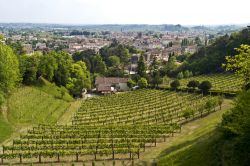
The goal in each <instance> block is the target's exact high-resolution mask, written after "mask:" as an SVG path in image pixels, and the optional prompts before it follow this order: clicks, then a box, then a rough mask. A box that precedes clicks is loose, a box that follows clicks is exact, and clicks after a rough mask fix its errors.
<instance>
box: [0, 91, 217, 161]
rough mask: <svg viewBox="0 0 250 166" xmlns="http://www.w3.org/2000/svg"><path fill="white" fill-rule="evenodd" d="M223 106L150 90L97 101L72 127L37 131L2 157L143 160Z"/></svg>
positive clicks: (87, 106)
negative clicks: (189, 124)
mask: <svg viewBox="0 0 250 166" xmlns="http://www.w3.org/2000/svg"><path fill="white" fill-rule="evenodd" d="M207 103H210V104H209V107H207V106H206V107H205V105H208V104H207ZM190 106H193V107H192V108H191V107H190ZM218 106H219V105H218V102H217V97H211V96H205V97H202V95H199V94H190V93H183V92H178V93H176V92H171V91H161V90H146V89H145V90H138V91H133V92H128V93H121V94H117V95H112V96H104V97H97V98H92V99H88V100H86V101H84V102H83V103H82V106H81V108H80V109H78V111H77V112H76V113H75V115H74V117H73V118H72V125H67V126H66V125H52V124H50V123H49V124H43V125H39V126H35V127H33V129H30V130H28V132H27V133H26V134H22V135H21V136H20V139H15V140H14V141H13V144H12V145H9V146H4V147H3V149H4V154H1V155H0V157H1V158H2V159H3V160H4V161H6V162H7V161H8V162H10V163H12V162H21V163H22V162H23V163H27V162H28V163H29V162H38V163H41V162H72V160H71V159H70V158H74V159H73V160H74V161H84V162H85V161H93V160H109V159H113V160H127V158H128V156H129V159H130V160H131V159H137V158H138V159H139V158H140V157H141V155H142V154H143V152H144V151H145V150H146V149H148V148H152V147H155V146H157V145H160V144H161V143H164V142H166V141H167V140H168V139H169V137H172V136H174V135H175V134H177V135H178V134H179V133H181V126H182V124H183V123H186V122H188V121H192V120H194V119H197V118H201V117H204V116H205V115H208V114H210V113H212V112H214V111H216V110H219V107H218ZM27 150H29V151H27ZM47 157H50V158H51V159H47ZM93 162H94V161H93Z"/></svg>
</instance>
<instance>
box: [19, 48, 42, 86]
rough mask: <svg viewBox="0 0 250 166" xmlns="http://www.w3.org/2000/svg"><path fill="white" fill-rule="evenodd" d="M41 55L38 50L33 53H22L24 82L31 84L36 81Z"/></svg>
mask: <svg viewBox="0 0 250 166" xmlns="http://www.w3.org/2000/svg"><path fill="white" fill-rule="evenodd" d="M40 56H41V54H39V53H38V52H36V53H34V54H33V55H22V56H20V57H19V63H20V72H21V76H22V78H23V79H22V81H23V83H24V84H26V85H31V84H34V83H36V81H37V77H38V76H37V75H38V74H37V72H38V67H39V63H40V58H39V57H40Z"/></svg>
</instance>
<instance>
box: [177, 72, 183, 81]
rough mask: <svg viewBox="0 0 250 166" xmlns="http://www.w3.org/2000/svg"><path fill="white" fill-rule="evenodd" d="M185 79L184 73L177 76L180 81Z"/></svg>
mask: <svg viewBox="0 0 250 166" xmlns="http://www.w3.org/2000/svg"><path fill="white" fill-rule="evenodd" d="M183 77H184V76H183V73H182V72H180V73H178V74H177V78H178V79H179V80H180V79H183Z"/></svg>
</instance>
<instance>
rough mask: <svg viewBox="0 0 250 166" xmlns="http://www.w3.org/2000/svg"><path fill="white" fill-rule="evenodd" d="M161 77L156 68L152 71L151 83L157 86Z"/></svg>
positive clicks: (160, 81)
mask: <svg viewBox="0 0 250 166" xmlns="http://www.w3.org/2000/svg"><path fill="white" fill-rule="evenodd" d="M162 81H163V79H162V78H161V76H160V72H159V71H158V70H156V71H154V72H153V75H152V84H153V86H154V87H159V84H161V83H162Z"/></svg>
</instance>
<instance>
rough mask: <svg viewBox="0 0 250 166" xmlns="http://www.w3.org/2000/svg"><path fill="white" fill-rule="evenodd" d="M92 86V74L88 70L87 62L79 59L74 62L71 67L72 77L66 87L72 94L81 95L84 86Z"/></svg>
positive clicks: (88, 87)
mask: <svg viewBox="0 0 250 166" xmlns="http://www.w3.org/2000/svg"><path fill="white" fill-rule="evenodd" d="M90 87H91V81H90V74H89V72H88V71H87V68H86V65H85V63H84V62H82V61H79V62H77V63H74V64H72V66H71V68H70V77H69V78H68V82H67V84H66V88H67V89H68V90H69V91H70V93H71V94H72V95H74V96H80V95H81V93H82V90H83V88H87V89H90Z"/></svg>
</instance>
